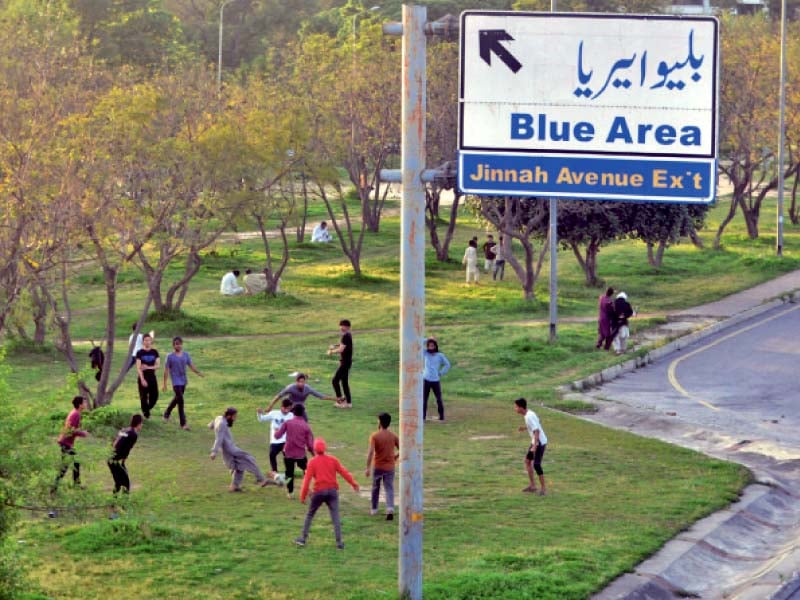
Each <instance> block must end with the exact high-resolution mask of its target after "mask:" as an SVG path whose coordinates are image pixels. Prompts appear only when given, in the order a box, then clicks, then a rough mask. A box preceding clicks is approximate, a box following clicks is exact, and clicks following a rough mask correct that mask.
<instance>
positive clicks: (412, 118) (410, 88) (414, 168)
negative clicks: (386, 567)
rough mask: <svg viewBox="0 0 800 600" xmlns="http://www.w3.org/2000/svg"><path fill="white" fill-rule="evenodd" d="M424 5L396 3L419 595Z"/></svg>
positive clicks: (414, 572) (407, 435)
mask: <svg viewBox="0 0 800 600" xmlns="http://www.w3.org/2000/svg"><path fill="white" fill-rule="evenodd" d="M426 18H427V9H426V8H425V7H424V6H413V5H403V43H402V46H403V50H402V56H403V59H402V60H403V75H402V77H403V86H402V113H401V121H402V149H401V171H402V175H401V176H402V183H403V195H402V200H401V202H402V204H401V237H402V246H401V249H400V522H399V527H400V536H399V537H400V552H399V565H398V587H399V592H400V597H401V598H408V599H410V600H418V599H421V598H422V525H423V522H422V430H423V422H422V418H421V417H422V343H423V339H422V336H423V333H424V328H425V188H424V184H423V183H422V171H423V169H424V168H425V116H426V107H425V95H426V90H425V68H426V57H425V48H426V39H425V20H426Z"/></svg>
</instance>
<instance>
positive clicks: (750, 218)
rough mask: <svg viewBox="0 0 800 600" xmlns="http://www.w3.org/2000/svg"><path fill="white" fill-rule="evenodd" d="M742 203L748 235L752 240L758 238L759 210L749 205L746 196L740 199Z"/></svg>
mask: <svg viewBox="0 0 800 600" xmlns="http://www.w3.org/2000/svg"><path fill="white" fill-rule="evenodd" d="M740 204H741V208H742V216H743V217H744V223H745V225H746V226H747V237H749V238H750V239H751V240H755V239H758V210H757V209H754V208H750V207H749V206H747V202H745V201H744V198H742V199H741V200H740Z"/></svg>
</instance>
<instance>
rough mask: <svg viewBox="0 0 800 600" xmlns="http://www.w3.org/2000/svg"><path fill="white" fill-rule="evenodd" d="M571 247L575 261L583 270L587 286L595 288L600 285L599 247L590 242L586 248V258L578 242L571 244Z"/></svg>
mask: <svg viewBox="0 0 800 600" xmlns="http://www.w3.org/2000/svg"><path fill="white" fill-rule="evenodd" d="M569 246H570V248H571V249H572V253H573V254H574V255H575V259H576V260H577V261H578V264H579V265H580V267H581V269H582V270H583V275H584V280H585V282H586V285H587V286H589V287H595V286H596V285H597V284H598V280H597V254H598V252H599V251H600V247H599V245H597V244H596V242H595V241H594V240H592V241H590V242H589V244H587V246H586V257H584V256H583V255H582V254H581V248H580V246H579V245H578V244H577V243H576V242H570V243H569Z"/></svg>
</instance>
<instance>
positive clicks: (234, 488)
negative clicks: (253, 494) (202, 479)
mask: <svg viewBox="0 0 800 600" xmlns="http://www.w3.org/2000/svg"><path fill="white" fill-rule="evenodd" d="M228 491H229V492H241V491H242V488H240V487H239V486H238V485H231V486H229V487H228Z"/></svg>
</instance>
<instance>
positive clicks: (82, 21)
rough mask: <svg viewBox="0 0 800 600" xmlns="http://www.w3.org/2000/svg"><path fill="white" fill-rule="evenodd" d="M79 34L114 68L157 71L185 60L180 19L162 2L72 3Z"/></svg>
mask: <svg viewBox="0 0 800 600" xmlns="http://www.w3.org/2000/svg"><path fill="white" fill-rule="evenodd" d="M69 4H70V7H71V8H72V9H73V11H74V13H75V14H76V16H77V17H78V23H79V31H80V34H81V36H82V37H83V38H84V39H85V40H86V43H87V46H88V47H89V48H90V49H91V51H92V53H93V54H94V55H95V56H96V57H97V58H99V59H101V60H103V61H106V62H107V63H108V64H110V65H113V66H119V65H134V66H138V67H145V68H147V69H156V68H158V67H160V66H161V65H164V64H169V65H174V64H176V63H179V62H181V61H183V60H185V59H186V58H187V57H188V56H189V53H188V50H187V47H186V43H185V40H184V37H183V33H182V31H181V28H180V22H179V21H178V19H177V18H176V17H175V16H174V15H172V14H170V13H169V12H167V11H165V10H164V9H163V8H162V7H161V4H162V3H161V1H160V0H125V1H124V2H119V1H118V0H69Z"/></svg>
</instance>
